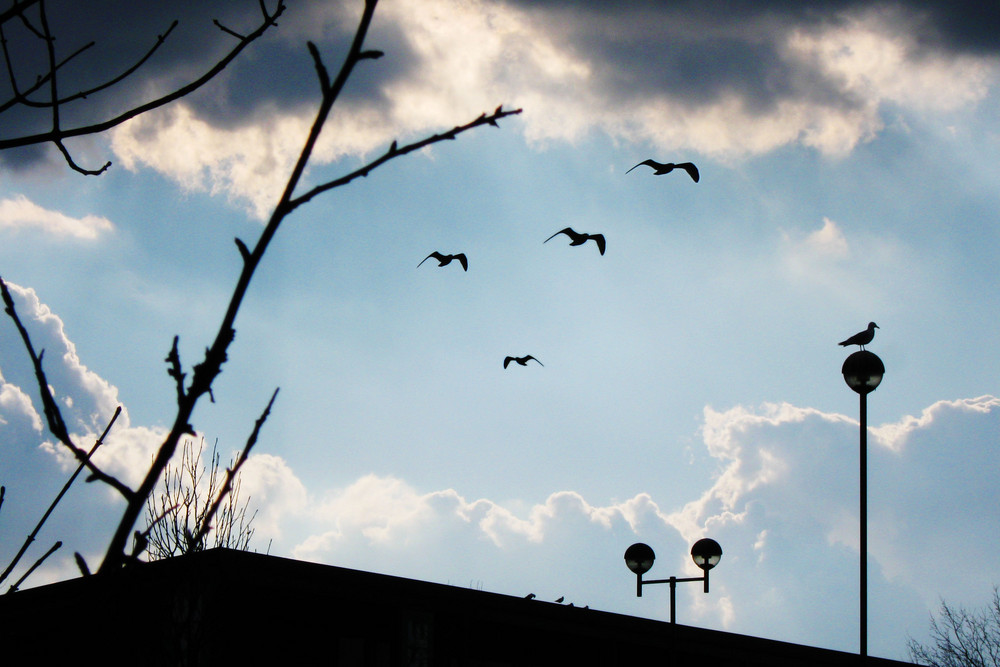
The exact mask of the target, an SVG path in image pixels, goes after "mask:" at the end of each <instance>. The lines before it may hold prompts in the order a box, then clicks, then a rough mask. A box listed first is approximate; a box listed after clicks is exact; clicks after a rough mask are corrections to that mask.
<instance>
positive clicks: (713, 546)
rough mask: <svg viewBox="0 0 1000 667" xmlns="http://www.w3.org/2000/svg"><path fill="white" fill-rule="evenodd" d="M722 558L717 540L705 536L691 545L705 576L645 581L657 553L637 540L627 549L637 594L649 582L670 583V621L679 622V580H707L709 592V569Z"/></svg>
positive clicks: (626, 552)
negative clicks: (677, 600)
mask: <svg viewBox="0 0 1000 667" xmlns="http://www.w3.org/2000/svg"><path fill="white" fill-rule="evenodd" d="M721 558H722V547H720V546H719V543H718V542H716V541H715V540H712V539H709V538H707V537H706V538H703V539H700V540H698V541H697V542H695V543H694V546H692V547H691V559H692V560H693V561H694V564H695V565H697V566H698V567H700V568H701V569H702V570H704V572H705V576H703V577H683V578H679V577H670V578H669V579H651V580H649V581H643V580H642V575H644V574H645V573H646V572H648V571H649V568H651V567H653V560H655V559H656V554H654V553H653V549H652V548H651V547H650V546H649V545H648V544H643V543H642V542H637V543H635V544H633V545H632V546H630V547H629V548H628V549H626V550H625V565H626V566H628V569H630V570H632V571H633V572H634V573H635V595H636V597H642V587H643V585H648V584H670V622H671V623H676V622H677V615H676V612H675V611H674V606H675V603H676V599H677V595H676V590H677V584H678V582H684V581H703V582H705V592H706V593H707V592H708V571H709V570H711V569H712V568H713V567H715V566H716V565H718V564H719V560H720V559H721Z"/></svg>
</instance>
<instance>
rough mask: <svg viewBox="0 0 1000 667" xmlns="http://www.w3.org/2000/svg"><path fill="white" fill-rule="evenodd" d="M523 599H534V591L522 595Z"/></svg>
mask: <svg viewBox="0 0 1000 667" xmlns="http://www.w3.org/2000/svg"><path fill="white" fill-rule="evenodd" d="M524 599H525V600H534V599H535V594H534V593H528V594H527V595H525V596H524Z"/></svg>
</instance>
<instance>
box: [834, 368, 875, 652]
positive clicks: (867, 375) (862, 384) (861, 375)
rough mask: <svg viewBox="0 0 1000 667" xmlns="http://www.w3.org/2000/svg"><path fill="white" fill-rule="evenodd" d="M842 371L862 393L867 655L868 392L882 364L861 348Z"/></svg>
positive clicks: (864, 648)
mask: <svg viewBox="0 0 1000 667" xmlns="http://www.w3.org/2000/svg"><path fill="white" fill-rule="evenodd" d="M841 372H842V373H843V374H844V382H846V383H847V386H848V387H850V388H851V389H853V390H854V391H856V392H858V395H859V396H860V397H861V409H860V413H861V414H860V422H861V425H860V430H861V443H860V444H861V456H860V459H861V461H860V478H861V493H860V496H861V502H860V512H859V514H860V517H859V521H860V522H861V544H860V547H859V550H860V551H861V648H860V654H861V657H862V658H865V657H867V655H868V394H870V393H871V392H873V391H875V388H876V387H878V385H879V383H880V382H882V376H883V375H885V366H884V365H883V364H882V360H881V359H879V358H878V356H877V355H875V354H873V353H871V352H869V351H868V350H860V351H858V352H855V353H853V354H852V355H851V356H849V357H847V359H846V360H845V361H844V366H843V368H842V369H841Z"/></svg>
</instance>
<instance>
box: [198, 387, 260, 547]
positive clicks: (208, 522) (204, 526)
mask: <svg viewBox="0 0 1000 667" xmlns="http://www.w3.org/2000/svg"><path fill="white" fill-rule="evenodd" d="M277 397H278V390H277V389H275V390H274V393H273V394H271V400H270V401H268V402H267V407H266V408H264V412H262V413H261V415H260V417H258V418H257V421H256V422H255V423H254V426H253V431H252V432H251V433H250V437H249V438H247V444H246V445H245V446H244V447H243V451H242V452H240V455H239V457H238V458H237V459H236V463H235V464H233V467H232V468H227V469H226V481H225V482H224V483H223V484H222V489H220V490H219V495H218V496H216V498H215V502H213V503H212V508H211V509H210V510H209V511H208V512H207V513H206V515H205V517H204V518H203V519H201V525H200V526H199V528H198V532H197V533H196V534H195V535H194V542H195V543H197V542H200V541H201V540H202V539H204V538H205V536H206V535H207V534H208V531H209V530H210V529H211V527H212V519H213V518H215V514H216V512H218V511H219V506H220V505H221V504H222V501H223V499H224V498H225V497H226V496H228V495H229V492H230V491H231V490H232V488H233V479H234V478H235V477H236V475H237V474H238V473H239V471H240V468H242V467H243V464H244V463H246V460H247V457H248V456H249V455H250V450H251V449H253V446H254V445H255V444H257V437H258V436H259V435H260V429H261V427H262V426H264V422H265V421H267V418H268V416H269V415H270V414H271V407H272V406H273V405H274V399H276V398H277Z"/></svg>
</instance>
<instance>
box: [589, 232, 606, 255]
mask: <svg viewBox="0 0 1000 667" xmlns="http://www.w3.org/2000/svg"><path fill="white" fill-rule="evenodd" d="M590 238H592V239H594V241H595V242H596V243H597V249H598V250H600V251H601V254H602V255H603V254H604V249H605V248H606V247H607V242H605V240H604V234H591V235H590Z"/></svg>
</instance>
